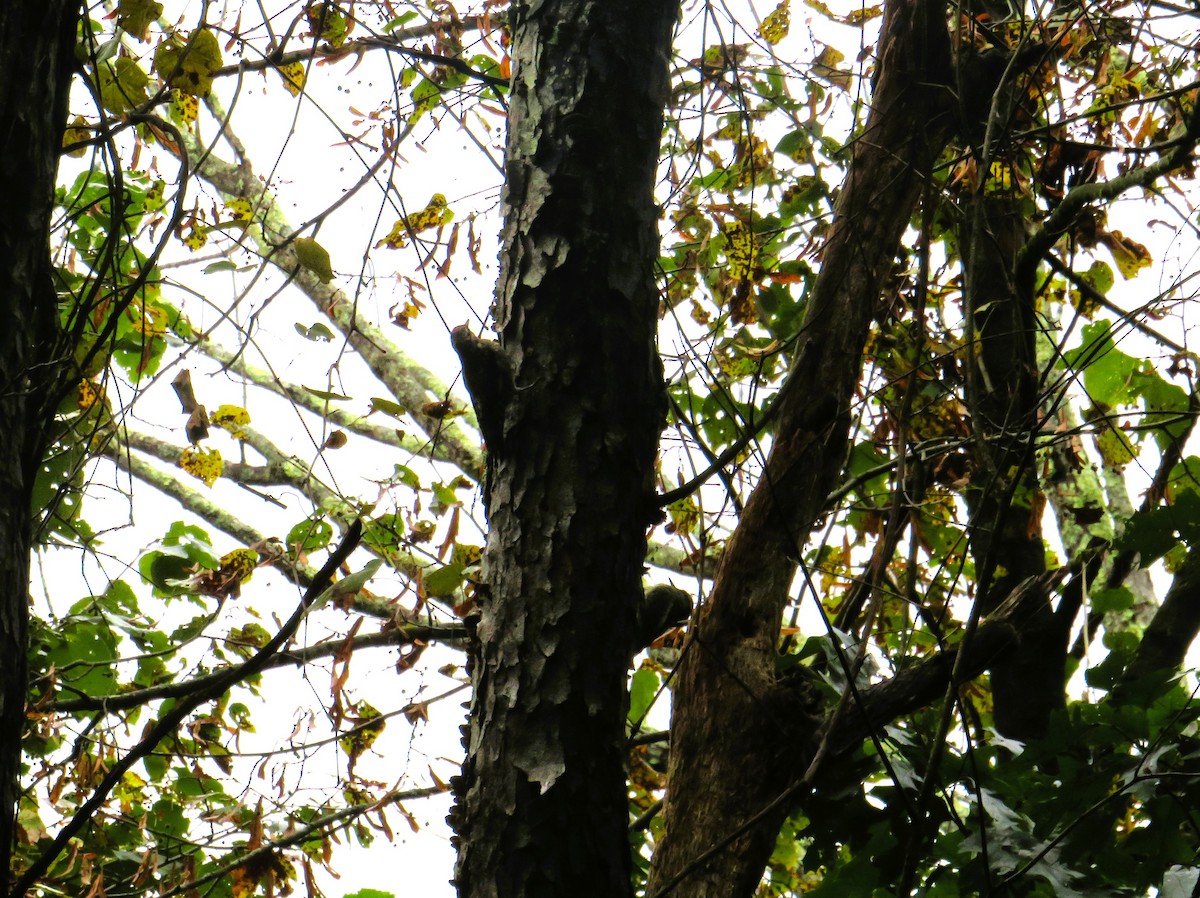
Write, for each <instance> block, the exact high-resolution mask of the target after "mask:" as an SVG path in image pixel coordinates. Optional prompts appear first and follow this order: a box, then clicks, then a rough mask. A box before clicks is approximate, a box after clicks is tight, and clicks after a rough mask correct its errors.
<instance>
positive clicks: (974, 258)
mask: <svg viewBox="0 0 1200 898" xmlns="http://www.w3.org/2000/svg"><path fill="white" fill-rule="evenodd" d="M967 209H968V214H967V226H966V231H967V233H966V234H964V238H963V240H962V245H963V267H964V273H965V277H964V281H965V288H964V295H965V300H966V303H967V307H968V314H969V316H970V317H969V319H968V321H969V322H971V323H973V327H974V332H975V343H974V346H973V352H972V356H971V358H972V364H971V369H970V371H969V373H968V385H969V389H968V404H969V406H970V409H971V424H972V428H973V430H974V436H975V443H974V453H973V457H974V470H973V472H972V476H971V486H970V488H969V489H968V492H967V500H968V502H969V504H970V506H971V551H972V553H973V554H974V556H975V567H976V571H977V574H978V578H979V582H980V583H981V584H983V589H984V592H983V594H982V596H981V603H982V609H981V610H982V612H983V613H984V614H990V613H991V612H992V611H993V610H994V609H995V607H996V606H997V605H998V604H999V603H1000V602H1001V601H1002V600H1003V599H1004V597H1005V596H1007V595H1008V594H1009V593H1010V592H1011V591H1012V590H1013V588H1014V587H1015V586H1016V585H1017V584H1018V583H1020V582H1021V581H1022V580H1024V579H1025V578H1027V577H1031V576H1036V575H1038V574H1040V573H1042V572H1043V571H1045V569H1046V550H1045V546H1044V544H1043V541H1042V525H1041V518H1042V508H1041V505H1042V502H1043V501H1044V497H1041V495H1040V493H1039V489H1038V482H1037V475H1036V472H1035V470H1034V457H1033V438H1032V435H1033V434H1034V433H1035V431H1036V430H1037V426H1038V420H1037V419H1038V411H1039V409H1040V407H1041V404H1040V399H1039V396H1038V366H1037V354H1036V349H1035V336H1036V334H1037V321H1036V316H1035V314H1034V303H1033V293H1032V289H1031V288H1030V286H1029V285H1025V284H1018V283H1017V282H1016V280H1015V278H1014V274H1013V269H1014V267H1015V264H1016V258H1017V253H1018V252H1019V251H1020V249H1021V246H1022V244H1023V243H1024V240H1025V224H1024V221H1023V218H1022V215H1021V211H1020V208H1019V206H1018V204H1017V202H1015V201H1012V200H1008V199H1003V198H994V197H987V196H980V197H977V198H975V199H973V200H972V202H971V203H969V204H968V205H967ZM1069 628H1070V621H1067V622H1066V626H1065V627H1064V626H1063V625H1062V623H1061V622H1060V621H1056V619H1055V616H1054V613H1053V610H1052V609H1051V607H1050V602H1049V599H1047V601H1046V603H1045V606H1044V607H1043V609H1042V611H1041V613H1040V615H1039V616H1038V618H1037V619H1035V620H1034V621H1033V622H1032V623H1031V630H1030V632H1029V633H1028V634H1027V635H1026V637H1025V638H1024V639H1022V640H1021V645H1020V648H1019V649H1018V650H1017V651H1016V652H1013V653H1012V654H1010V655H1007V656H1005V657H1004V658H1003V659H1002V660H1001V661H999V662H998V663H997V664H996V665H995V666H994V667H993V668H992V672H991V678H992V694H993V700H994V714H995V721H996V728H997V729H998V730H999V731H1000V732H1001V733H1003V734H1004V735H1005V736H1007V737H1009V738H1010V739H1016V740H1019V741H1021V742H1027V741H1029V740H1032V739H1036V738H1038V737H1039V736H1042V735H1044V734H1045V731H1046V727H1047V725H1048V724H1049V720H1050V715H1051V713H1052V712H1053V711H1055V710H1056V709H1060V708H1063V707H1065V706H1066V692H1065V687H1066V658H1067V649H1068V647H1069V645H1068V637H1069Z"/></svg>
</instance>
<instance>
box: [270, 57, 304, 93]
mask: <svg viewBox="0 0 1200 898" xmlns="http://www.w3.org/2000/svg"><path fill="white" fill-rule="evenodd" d="M275 71H277V72H278V73H279V77H280V79H281V80H282V81H283V86H284V87H285V88H286V89H287V92H288V93H289V94H291V95H292V96H293V97H298V96H300V92H301V91H302V90H304V82H305V81H306V80H307V72H306V71H305V68H304V63H302V62H290V63H288V64H287V65H281V66H279V67H278V68H276V69H275Z"/></svg>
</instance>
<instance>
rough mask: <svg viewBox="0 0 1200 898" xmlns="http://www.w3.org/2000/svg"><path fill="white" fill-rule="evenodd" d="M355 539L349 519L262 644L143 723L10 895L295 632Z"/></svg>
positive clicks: (358, 534) (358, 530) (17, 896)
mask: <svg viewBox="0 0 1200 898" xmlns="http://www.w3.org/2000/svg"><path fill="white" fill-rule="evenodd" d="M361 538H362V521H361V520H355V521H354V522H353V523H352V524H351V525H350V526H349V528H347V530H346V535H345V536H344V537H343V539H342V542H341V543H340V544H339V545H338V546H337V548H335V549H334V550H333V551H332V552H330V554H329V558H328V559H327V560H326V562H325V564H324V565H322V566H321V569H320V570H319V571H317V575H316V577H315V578H314V579H313V582H312V584H311V585H310V586H309V587H308V589H307V590H305V592H304V596H303V597H302V598H301V600H300V604H299V605H298V606H297V608H296V610H295V611H294V612H292V616H291V617H290V618H288V620H287V622H286V623H284V625H283V626H282V627H280V628H279V630H278V631H277V632H276V633H275V635H274V636H272V637H271V639H270V640H269V641H268V642H267V643H266V645H264V646H263V647H262V648H261V649H259V650H258V651H257V652H255V654H254V655H252V656H251V657H250V658H249V659H247V660H246V661H245V662H243V663H242V664H239V665H237V666H235V667H231V668H230V669H228V670H226V671H224V672H223V673H222V675H220V676H218V677H216V678H214V679H213V680H212V681H211V682H210V683H208V684H207V685H206V686H205V687H204V688H201V689H197V690H196V691H195V692H193V693H191V694H190V695H188V696H185V697H183V698H181V699H180V701H179V702H178V703H177V704H175V705H174V706H173V707H172V708H171V709H170V710H169V711H166V712H165V713H163V714H162V716H161V717H159V719H158V721H157V722H156V723H155V724H154V725H153V726H151V727H150V728H149V730H148V732H147V733H146V734H145V735H144V736H143V737H142V738H141V740H140V741H139V742H138V743H137V744H136V745H134V746H133V747H132V748H130V749H129V750H128V751H126V752H125V753H124V754H123V755H122V756H121V757H120V758H118V759H117V760H116V761H115V762H114V764H113V766H112V767H111V768H110V769H109V771H108V773H106V774H105V776H104V779H103V780H101V781H100V784H99V785H98V786H96V788H95V790H94V791H93V792H92V794H91V795H90V796H89V797H88V799H87V801H85V802H84V803H83V805H82V806H80V808H79V810H78V811H76V812H75V814H74V816H72V817H71V818H70V819H69V820H67V822H66V823H64V824H63V825H62V827H61V828H60V829H59V831H58V834H57V835H56V836H55V837H54V838H53V840H51V842H50V844H49V846H47V847H46V848H45V849H44V850H43V851H42V852H41V853H40V854H39V855H38V856H37V858H36V859H35V860H34V861H33V862H32V863H31V864H30V865H29V868H28V869H27V870H26V871H25V872H24V873H22V874H21V876H20V878H19V879H18V880H17V883H16V885H15V886H14V888H13V890H12V892H11V893H10V894H11V895H13V896H14V898H21V896H24V895H27V894H28V893H29V891H30V889H32V888H33V887H34V886H35V885H36V884H37V882H38V880H40V879H41V878H42V877H43V876H44V875H45V874H46V872H47V871H48V870H49V869H50V866H51V865H52V864H53V863H54V861H55V860H56V859H57V858H58V857H59V855H61V854H62V853H63V851H64V850H65V849H66V847H67V845H69V844H70V842H71V840H72V839H73V838H74V837H75V836H76V835H77V834H78V833H79V832H80V830H82V829H83V828H84V827H85V826H86V825H87V824H88V822H89V821H90V820H91V819H92V818H93V817H94V816H95V814H96V812H97V811H98V810H99V809H100V808H101V806H102V805H103V804H104V802H105V801H107V800H108V796H109V795H110V794H111V793H112V790H113V789H114V788H116V787H117V786H118V785H119V784H120V783H121V782H122V781H123V780H124V778H125V774H126V772H128V771H129V769H130V768H131V767H133V765H134V764H136V763H137V762H138V761H140V760H141V759H142V758H144V757H146V756H147V755H148V754H150V753H151V752H152V751H153V750H154V748H155V747H156V746H157V745H158V744H159V743H160V742H161V741H162V740H163V739H165V738H167V737H168V736H169V735H171V734H172V733H173V732H175V730H176V729H177V728H178V727H179V725H180V724H181V723H182V722H183V720H184V718H185V717H187V716H188V715H189V714H191V713H192V711H194V710H195V709H196V708H198V707H200V705H202V704H204V703H205V702H209V701H213V700H214V699H217V698H219V697H220V696H222V695H223V694H224V693H225V692H226V691H227V690H228V689H229V688H230V687H231V686H233V685H234V684H236V683H240V682H242V681H243V680H246V679H248V678H250V677H252V676H254V675H255V674H257V673H259V672H261V671H262V670H263V669H264V668H265V667H266V666H267V664H268V663H269V662H270V660H271V658H272V657H273V656H275V655H276V654H277V653H278V652H279V650H280V649H282V648H283V646H284V645H286V644H287V642H288V641H289V640H291V638H292V637H293V636H295V635H296V631H297V630H298V629H299V628H300V624H301V623H303V622H304V619H305V618H306V617H307V616H308V610H309V607H310V606H311V605H312V604H313V602H314V601H316V600H317V598H319V597H320V596H321V595H322V594H323V593H324V592H325V590H326V587H328V586H329V584H330V583H331V582H332V581H333V575H334V574H335V573H336V572H337V570H338V568H339V567H341V565H342V562H344V561H345V560H346V559H347V558H349V557H350V554H351V553H352V552H353V551H354V550H355V548H357V546H358V543H359V540H360V539H361Z"/></svg>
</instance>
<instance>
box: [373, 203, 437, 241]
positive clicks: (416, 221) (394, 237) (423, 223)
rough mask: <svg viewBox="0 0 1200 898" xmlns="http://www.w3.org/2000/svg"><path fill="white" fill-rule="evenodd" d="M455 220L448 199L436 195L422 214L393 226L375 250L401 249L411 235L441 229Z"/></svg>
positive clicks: (401, 220) (399, 221) (414, 215)
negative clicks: (385, 248) (382, 248)
mask: <svg viewBox="0 0 1200 898" xmlns="http://www.w3.org/2000/svg"><path fill="white" fill-rule="evenodd" d="M453 219H454V213H453V212H452V211H451V210H450V207H449V206H448V205H447V203H446V197H445V196H444V195H442V194H440V193H435V194H434V195H433V196H431V197H430V198H429V202H428V203H426V205H425V208H424V209H422V210H421V211H420V212H417V213H415V214H413V215H410V216H408V217H407V218H401V219H398V220H397V221H396V223H395V224H394V225H392V229H391V231H389V232H388V235H387V236H386V237H384V238H383V239H382V240H380V241H379V242H378V243H376V244H375V248H376V249H379V248H380V247H382V246H386V247H389V248H391V249H400V248H401V247H403V246H405V245H406V244H407V243H408V237H409V235H410V234H419V233H421V232H422V231H427V230H429V229H431V228H436V227H439V226H440V225H444V224H448V223H449V222H450V221H452V220H453Z"/></svg>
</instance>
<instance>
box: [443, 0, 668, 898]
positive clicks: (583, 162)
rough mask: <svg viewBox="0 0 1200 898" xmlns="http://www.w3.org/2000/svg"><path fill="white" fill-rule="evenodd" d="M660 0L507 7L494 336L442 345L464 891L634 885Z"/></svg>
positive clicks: (662, 46)
mask: <svg viewBox="0 0 1200 898" xmlns="http://www.w3.org/2000/svg"><path fill="white" fill-rule="evenodd" d="M676 9H677V3H676V2H675V0H559V2H556V3H543V2H527V3H523V4H519V5H518V6H517V7H516V8H515V9H514V10H513V13H512V17H511V19H510V23H511V31H512V45H511V50H510V52H511V55H512V58H513V61H514V71H513V88H512V96H511V105H510V109H509V137H508V153H507V183H506V187H505V194H504V213H505V225H504V231H503V235H502V237H503V248H502V250H501V275H500V281H499V285H498V288H497V306H496V315H497V323H496V330H497V332H498V333H499V336H500V343H499V345H497V344H492V343H487V342H484V341H480V340H479V339H477V338H475V337H473V336H472V335H471V334H470V333H469V332H468V331H466V330H465V329H463V328H460V329H459V330H458V331H456V333H455V340H454V342H455V347H456V349H457V350H458V352H459V355H460V356H461V358H462V360H463V371H464V377H465V380H466V384H467V387H468V389H469V390H470V392H471V395H472V399H473V400H474V403H475V406H476V410H477V413H478V416H479V420H480V424H481V429H482V431H483V436H484V439H485V441H486V443H487V449H488V456H489V457H488V470H489V474H488V483H487V484H486V487H485V492H486V500H487V503H488V509H489V523H490V533H489V536H488V545H487V551H486V556H485V563H486V567H485V575H484V581H485V582H484V583H483V584H482V586H481V589H480V595H479V607H480V619H479V623H478V628H477V633H478V653H477V657H476V658H475V661H474V663H473V672H472V679H473V683H474V687H475V694H474V698H473V704H472V714H471V724H470V731H469V744H468V755H467V762H466V764H465V766H464V770H463V776H462V778H461V780H460V781H459V782H458V783H457V785H456V789H457V796H458V802H457V806H456V808H455V812H454V814H453V815H452V822H453V823H454V825H455V828H456V830H457V833H458V836H457V843H458V850H459V860H458V867H457V872H456V878H457V884H458V889H459V894H460V895H462V896H464V898H485V896H486V898H507V896H562V895H606V896H617V895H623V894H629V891H630V888H631V887H630V862H629V842H628V835H627V828H628V823H629V819H628V813H629V810H628V799H627V797H626V792H625V759H626V746H625V729H624V724H625V712H626V705H627V697H626V674H627V667H628V663H629V646H630V641H631V639H632V635H631V625H632V618H633V609H634V603H635V602H636V600H637V598H638V597H639V596H640V595H641V573H642V564H643V562H644V559H645V552H646V530H647V527H648V525H649V524H650V523H651V522H652V513H653V509H654V499H653V491H654V479H653V473H654V456H655V452H656V449H657V444H658V435H659V432H660V430H661V427H662V424H663V421H664V417H665V396H664V390H663V384H662V373H661V367H660V363H659V360H658V354H657V351H656V347H655V331H656V324H657V320H658V290H657V287H656V285H655V280H654V265H655V261H656V259H657V257H658V228H657V219H658V213H657V208H656V206H655V203H654V183H655V175H656V171H657V163H658V152H659V146H660V142H661V135H662V114H663V105H664V100H665V98H666V94H667V75H668V59H669V54H670V47H671V35H672V29H673V24H674V21H675V17H676Z"/></svg>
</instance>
